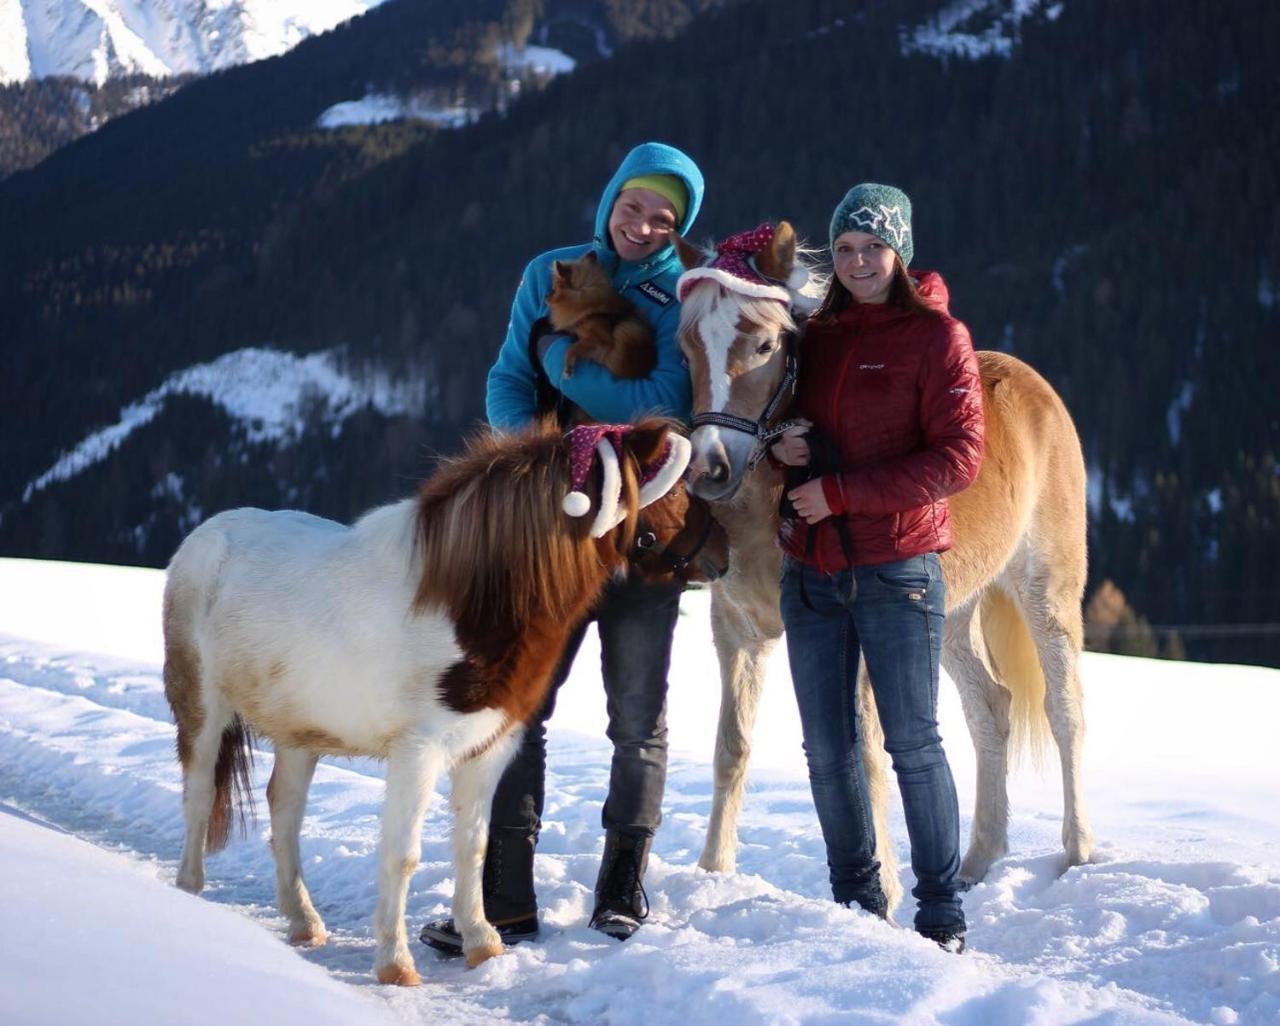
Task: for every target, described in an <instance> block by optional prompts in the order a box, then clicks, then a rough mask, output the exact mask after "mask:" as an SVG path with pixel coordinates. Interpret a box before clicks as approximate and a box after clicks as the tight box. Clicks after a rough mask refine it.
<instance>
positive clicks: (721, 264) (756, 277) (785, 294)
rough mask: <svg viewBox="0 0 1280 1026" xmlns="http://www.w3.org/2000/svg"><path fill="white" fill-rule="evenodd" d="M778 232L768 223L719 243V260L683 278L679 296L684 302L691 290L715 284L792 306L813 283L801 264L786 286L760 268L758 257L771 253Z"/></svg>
mask: <svg viewBox="0 0 1280 1026" xmlns="http://www.w3.org/2000/svg"><path fill="white" fill-rule="evenodd" d="M776 231H777V228H776V227H774V226H773V225H772V224H769V223H768V222H767V221H766V222H765V223H764V224H762V225H757V226H756V227H755V228H752V229H751V231H749V232H739V233H738V234H737V235H730V236H729V237H728V238H727V239H725V240H724V241H723V242H718V243H716V251H715V256H713V257H712V258H711V260H710V261H709V262H708V263H707V264H705V265H704V266H702V267H691V268H689V270H687V271H685V272H684V274H682V275H680V279H679V280H678V281H677V282H676V293H677V295H678V296H679V297H680V301H681V302H684V299H685V297H686V296H687V295H688V294H689V290H690V289H691V288H693V287H694V286H695V285H697V284H698V282H700V281H714V282H718V283H719V284H721V285H723V286H724V287H725V288H727V289H730V290H731V291H733V292H737V293H738V294H739V295H744V296H754V297H756V298H758V299H776V300H778V301H780V302H783V303H787V304H790V303H792V302H793V301H794V300H795V298H796V293H797V292H799V290H800V289H802V288H803V287H804V285H805V282H807V281H808V280H809V271H808V269H807V268H805V267H804V266H803V265H802V264H800V263H799V262H797V263H796V266H795V267H794V268H793V269H792V271H791V275H790V276H789V277H788V278H787V280H786V281H785V282H782V281H777V280H775V279H773V278H766V277H765V276H764V275H763V274H761V273H760V270H759V269H758V268H757V267H756V254H758V253H762V252H764V250H766V249H768V247H769V244H770V243H772V242H773V236H774V233H775V232H776Z"/></svg>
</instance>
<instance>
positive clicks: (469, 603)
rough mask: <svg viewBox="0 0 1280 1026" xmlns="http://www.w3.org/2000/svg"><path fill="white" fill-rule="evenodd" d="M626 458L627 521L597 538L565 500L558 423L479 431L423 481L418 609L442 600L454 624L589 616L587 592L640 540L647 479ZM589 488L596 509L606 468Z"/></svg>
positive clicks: (500, 624)
mask: <svg viewBox="0 0 1280 1026" xmlns="http://www.w3.org/2000/svg"><path fill="white" fill-rule="evenodd" d="M620 462H621V469H622V497H621V499H620V508H624V509H626V511H627V518H626V522H625V525H624V528H623V530H622V532H621V533H619V532H616V531H613V532H610V533H609V534H608V535H606V536H605V537H604V538H601V539H599V540H597V539H594V538H592V537H591V534H590V528H591V520H592V516H591V515H588V516H584V517H570V516H569V515H568V514H566V513H565V512H564V510H563V508H562V506H561V502H562V500H563V498H564V496H565V494H566V493H568V492H569V491H570V490H571V489H570V483H569V456H568V452H567V450H566V447H565V445H564V439H563V436H562V434H561V432H560V429H559V428H558V427H556V425H555V424H554V422H553V421H547V422H544V423H542V424H540V425H538V426H537V427H535V428H531V429H529V430H528V431H527V432H523V433H521V434H519V435H510V434H500V433H496V432H490V431H482V432H479V433H477V434H476V435H474V436H472V437H471V438H470V439H469V440H468V441H467V444H466V448H465V450H464V451H463V453H462V454H461V455H459V456H455V457H452V458H450V459H447V460H444V461H443V462H442V463H441V465H440V467H439V469H437V470H436V472H435V473H434V474H433V475H432V476H431V477H430V478H428V479H427V480H426V481H425V482H424V483H423V485H422V488H421V492H420V494H419V497H418V516H417V547H418V554H419V557H420V558H421V566H422V577H421V579H420V580H419V583H418V589H417V594H416V595H415V597H414V608H415V609H418V610H421V609H423V608H425V607H427V606H443V607H445V608H446V609H448V610H449V611H450V612H451V613H452V614H453V619H454V621H455V622H461V621H462V620H463V619H465V620H466V621H467V622H469V623H472V624H477V623H479V624H484V625H487V626H488V627H490V628H493V629H498V628H514V627H518V626H520V625H523V624H527V623H529V622H530V620H531V619H533V618H534V617H538V616H549V617H553V618H556V619H558V620H563V619H565V618H568V617H577V616H578V615H580V614H581V609H579V608H577V607H578V604H580V603H581V602H582V601H583V597H584V595H586V596H587V597H594V594H595V590H596V589H597V588H598V587H599V586H600V584H602V583H603V581H604V579H605V577H606V574H607V572H608V571H609V570H610V569H612V568H613V567H614V566H616V565H617V564H618V563H620V562H621V561H622V558H623V556H624V554H625V553H626V552H627V550H628V549H629V548H630V546H631V543H632V540H633V535H634V532H635V523H636V513H637V507H638V502H639V484H638V481H637V477H636V469H635V465H634V461H633V460H631V459H625V460H622V461H620ZM586 490H587V493H588V494H589V495H591V496H593V499H592V509H593V510H594V509H596V508H597V507H598V501H599V498H598V497H599V491H600V477H599V472H598V470H597V469H593V472H592V476H591V478H590V479H589V481H588V485H587V489H586Z"/></svg>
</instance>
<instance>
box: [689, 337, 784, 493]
mask: <svg viewBox="0 0 1280 1026" xmlns="http://www.w3.org/2000/svg"><path fill="white" fill-rule="evenodd" d="M783 344H784V346H785V347H786V360H787V364H786V369H785V370H784V372H783V375H782V380H781V381H779V382H778V387H777V388H776V389H774V391H773V396H772V397H771V398H770V399H769V402H768V403H767V404H766V406H765V408H764V411H763V412H762V413H761V414H760V416H759V418H758V419H756V420H747V418H746V417H737V416H734V415H733V414H732V413H715V412H710V411H709V412H707V413H695V414H694V415H693V421H692V423H693V427H694V429H695V430H696V429H697V428H700V427H703V426H705V425H708V424H714V425H716V426H717V427H723V428H728V429H729V430H731V431H741V432H742V433H743V434H747V435H750V436H751V437H752V438H754V439H755V440H756V447H755V448H754V449H753V450H752V451H751V457H750V458H749V459H748V460H747V470H748V471H752V470H755V468H756V464H758V463H759V462H760V461H761V460H762V459H764V454H765V453H766V452H768V451H769V446H770V445H772V444H773V442H774V440H775V439H777V438H780V437H781V436H782V435H783V434H785V433H786V432H787V431H788V430H790V429H791V428H792V427H794V426H795V425H796V424H797V423H799V422H798V421H795V420H784V421H782V422H781V423H778V424H773V423H771V422H772V421H773V418H774V417H775V416H776V415H777V414H778V412H779V411H780V410H782V409H785V408H786V407H787V406H790V405H791V400H792V399H793V398H794V397H795V394H796V379H797V368H798V364H797V359H796V336H795V332H791V331H788V332H786V333H785V334H784V336H783Z"/></svg>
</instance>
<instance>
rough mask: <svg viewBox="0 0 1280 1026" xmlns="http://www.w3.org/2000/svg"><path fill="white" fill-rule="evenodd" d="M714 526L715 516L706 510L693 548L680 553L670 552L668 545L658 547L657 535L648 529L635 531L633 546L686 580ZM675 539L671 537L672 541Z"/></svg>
mask: <svg viewBox="0 0 1280 1026" xmlns="http://www.w3.org/2000/svg"><path fill="white" fill-rule="evenodd" d="M715 528H716V518H715V517H713V516H712V515H711V513H710V511H708V513H707V522H706V523H705V524H703V525H702V532H701V533H700V534H699V535H698V540H697V541H696V542H694V543H693V548H691V549H690V550H689V551H688V552H686V553H684V554H683V555H681V554H680V553H676V552H672V551H671V548H670V546H664V547H663V548H658V547H657V545H658V536H657V535H656V534H654V533H653V532H652V531H650V530H648V529H644V530H641V531H638V532H637V533H636V540H635V547H636V549H637V550H638V551H639V552H640V553H641V554H648V555H652V556H655V557H657V558H658V559H660V560H662V561H663V562H664V563H666V565H667V569H668V570H670V571H671V572H672V573H674V574H675V575H676V576H677V577H679V578H680V580H682V581H687V580H688V576H687V575H688V573H689V567H691V566H692V565H693V561H694V560H695V559H697V558H698V554H699V553H700V552H701V551H702V550H703V548H705V547H706V544H707V542H708V541H710V540H711V532H712V531H714V530H715ZM674 540H675V539H674V538H673V539H672V541H674Z"/></svg>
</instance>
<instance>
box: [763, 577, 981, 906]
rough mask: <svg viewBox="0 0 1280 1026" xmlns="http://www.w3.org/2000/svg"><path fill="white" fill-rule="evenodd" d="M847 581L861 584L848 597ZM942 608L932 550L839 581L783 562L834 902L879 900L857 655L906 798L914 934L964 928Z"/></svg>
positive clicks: (796, 677)
mask: <svg viewBox="0 0 1280 1026" xmlns="http://www.w3.org/2000/svg"><path fill="white" fill-rule="evenodd" d="M851 574H852V578H853V581H852V582H851V581H850V576H851ZM802 580H803V589H802V588H801V581H802ZM851 584H856V592H855V593H854V597H853V599H852V601H850V593H851ZM805 596H807V597H808V600H809V604H810V605H811V606H812V607H813V608H812V609H810V608H809V606H807V605H806V604H805V601H804V598H805ZM945 609H946V605H945V591H944V584H943V581H942V572H941V565H940V563H939V561H938V557H937V555H936V554H935V553H929V554H927V555H924V556H916V557H913V558H911V559H904V560H899V561H897V562H893V563H880V564H877V565H874V566H858V567H855V568H854V569H853V571H852V572H851V571H848V570H845V571H842V572H840V573H837V574H824V573H821V572H820V571H818V570H815V569H814V568H812V567H810V566H807V565H805V564H803V563H800V562H798V561H796V560H793V559H787V560H786V561H785V562H784V564H783V577H782V619H783V623H784V624H785V625H786V631H787V655H788V658H789V659H790V662H791V678H792V681H793V682H794V684H795V690H796V701H797V702H798V703H799V706H800V721H801V726H802V728H803V731H804V750H805V757H806V759H807V760H808V764H809V783H810V786H811V787H812V789H813V801H814V805H815V806H816V807H817V811H818V822H819V823H820V824H821V826H822V836H823V839H824V840H825V841H826V845H827V864H828V867H829V868H830V871H831V888H832V891H833V892H834V895H835V898H836V900H837V901H842V902H857V903H858V904H860V905H863V906H864V907H867V908H872V907H874V906H875V904H876V899H877V897H878V896H879V894H880V882H879V871H880V865H879V862H878V861H877V860H876V857H875V843H876V838H875V827H874V824H873V822H872V818H871V810H870V808H869V803H868V799H867V781H866V776H865V774H864V771H863V766H862V736H861V730H860V729H859V725H858V719H857V715H856V705H855V702H854V688H855V686H856V680H857V673H858V653H859V651H861V652H862V655H863V657H864V658H865V659H866V661H867V669H868V671H869V673H870V675H871V683H872V689H873V691H874V694H875V698H876V705H877V706H878V708H879V712H880V723H881V726H882V727H883V729H884V738H885V749H886V750H887V751H888V753H889V755H890V756H891V757H892V759H893V770H894V773H895V774H896V775H897V778H898V787H899V789H900V790H901V792H902V805H903V810H904V812H905V814H906V819H907V834H908V836H909V837H910V839H911V868H912V870H914V872H915V876H916V886H915V889H914V890H913V891H912V892H911V893H912V894H914V895H915V897H916V899H917V900H918V902H919V907H918V910H917V912H916V920H915V925H916V928H917V929H928V928H955V927H961V928H963V926H964V911H963V909H962V908H961V906H960V896H959V891H960V886H959V872H960V811H959V806H958V804H957V802H956V788H955V783H954V782H953V781H952V779H951V768H950V767H949V766H948V765H947V757H946V755H945V753H944V752H943V750H942V739H941V737H939V735H938V720H937V711H938V659H939V656H940V654H941V648H942V627H943V617H944V614H945Z"/></svg>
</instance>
